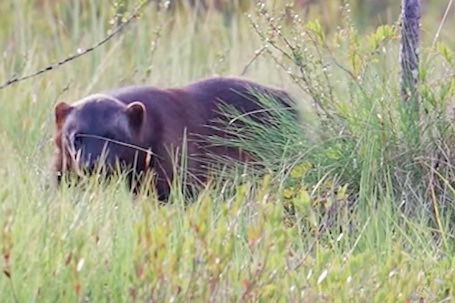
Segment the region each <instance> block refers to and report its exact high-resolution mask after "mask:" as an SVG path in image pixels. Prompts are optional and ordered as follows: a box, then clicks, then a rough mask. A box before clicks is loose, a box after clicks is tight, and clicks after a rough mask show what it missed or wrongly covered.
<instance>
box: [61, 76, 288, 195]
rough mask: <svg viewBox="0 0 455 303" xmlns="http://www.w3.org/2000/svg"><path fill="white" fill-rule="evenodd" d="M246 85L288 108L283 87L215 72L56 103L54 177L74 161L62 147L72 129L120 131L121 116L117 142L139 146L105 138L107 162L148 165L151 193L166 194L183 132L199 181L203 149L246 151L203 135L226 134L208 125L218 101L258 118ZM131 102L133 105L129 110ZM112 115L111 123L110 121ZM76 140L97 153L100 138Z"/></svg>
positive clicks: (240, 156) (227, 153) (192, 175)
mask: <svg viewBox="0 0 455 303" xmlns="http://www.w3.org/2000/svg"><path fill="white" fill-rule="evenodd" d="M252 90H254V91H256V92H259V93H261V94H265V95H270V96H272V97H273V98H275V99H277V100H279V101H281V102H282V104H283V106H284V107H286V108H289V110H291V111H293V112H294V110H293V109H292V108H291V105H290V103H289V102H290V101H291V98H290V97H289V96H288V95H287V94H286V93H285V92H284V91H281V90H277V89H272V88H268V87H265V86H262V85H259V84H257V83H254V82H250V81H246V80H242V79H237V78H221V77H220V78H210V79H207V80H203V81H199V82H196V83H194V84H191V85H188V86H185V87H183V88H173V89H159V88H154V87H148V86H135V87H126V88H121V89H117V90H114V91H111V92H108V93H106V94H104V95H93V96H89V97H88V98H86V99H84V100H82V101H81V102H79V103H77V104H76V105H74V106H70V105H68V104H66V103H60V104H58V105H57V107H56V110H55V114H56V124H57V132H56V135H55V144H56V146H57V150H56V154H55V171H56V173H57V176H61V175H62V174H64V173H65V172H68V171H72V170H74V169H75V164H76V163H75V161H76V160H75V158H74V156H72V155H71V153H70V152H69V148H68V146H75V143H74V142H70V141H71V140H74V141H75V140H76V139H74V138H72V137H71V136H72V135H73V137H74V136H77V137H79V134H73V133H74V132H76V133H77V132H82V133H84V134H91V135H97V136H103V134H104V133H106V132H108V131H112V130H115V129H120V130H122V127H123V129H124V128H125V126H124V124H125V123H126V122H125V121H128V127H127V128H129V129H131V132H128V131H126V133H128V135H124V134H123V135H121V138H122V140H120V141H122V142H126V143H128V144H131V145H134V146H137V147H140V148H141V150H135V149H134V148H130V149H128V148H123V147H117V146H115V145H113V144H111V143H109V144H111V145H108V146H111V147H107V148H109V151H110V152H111V151H112V152H111V154H113V156H115V159H114V158H111V159H108V160H107V162H112V161H119V162H122V164H125V165H124V167H125V166H126V167H132V166H134V169H133V171H132V173H131V175H133V176H134V175H135V176H138V175H142V176H143V175H144V174H145V173H146V172H148V171H150V170H151V169H152V168H153V169H154V170H155V173H156V180H155V182H156V183H155V184H156V189H157V192H158V194H159V196H160V198H161V199H166V198H167V196H168V194H169V191H170V184H171V183H172V180H173V178H174V176H173V173H174V164H175V163H176V159H177V162H178V159H180V155H181V154H180V153H179V151H181V149H182V145H183V142H184V140H185V135H186V140H187V144H186V152H187V155H188V157H187V158H186V160H187V163H186V164H187V171H188V172H189V175H188V176H189V183H191V184H195V183H201V182H204V181H205V176H206V167H205V165H204V164H206V162H207V156H208V155H209V154H216V155H217V156H224V157H228V158H232V159H235V160H239V161H246V160H247V158H248V155H246V154H245V153H243V152H242V151H241V150H238V149H235V148H231V147H226V146H213V145H210V144H209V143H208V142H207V138H208V137H209V136H212V135H218V136H222V137H227V135H226V134H225V133H224V132H223V131H221V130H219V129H215V128H214V127H218V128H219V127H223V124H222V123H220V122H219V120H220V119H221V118H222V117H223V115H222V114H221V113H220V104H221V103H222V102H223V103H224V104H227V105H229V106H233V107H235V108H236V109H237V110H238V111H239V112H240V113H250V114H251V116H252V118H253V119H256V120H258V121H262V120H263V114H261V113H260V111H261V110H263V108H262V107H261V106H260V105H259V104H258V103H257V98H256V97H255V96H254V95H253V94H252V93H251V92H252ZM111 99H112V100H111ZM136 101H139V102H140V103H138V102H136ZM141 105H143V108H141ZM110 107H112V109H110ZM132 107H135V108H133V109H132V110H130V108H132ZM142 112H143V114H144V116H143V117H142ZM124 116H125V117H127V118H125V117H124ZM103 119H104V120H103ZM125 119H126V120H125ZM113 120H115V121H117V122H115V123H114V122H113ZM263 122H264V123H266V122H265V121H263ZM114 124H115V125H114ZM122 125H123V126H122ZM119 127H120V128H119ZM78 129H79V130H78ZM82 130H83V131H82ZM114 136H116V134H114ZM65 138H66V139H65ZM65 140H67V141H65ZM80 140H86V141H84V142H82V141H78V142H77V143H78V144H79V145H81V146H83V148H84V151H85V152H84V153H86V154H89V152H90V153H91V155H95V154H96V155H97V154H99V150H100V144H101V143H102V142H101V141H99V142H98V141H96V142H95V141H94V140H95V139H80ZM90 140H92V141H90ZM65 142H66V143H65ZM70 143H71V144H73V145H71V144H70ZM103 144H107V143H103ZM111 149H112V150H111ZM81 150H82V149H81ZM143 150H151V152H152V153H153V156H152V158H151V160H150V158H149V156H148V155H147V153H145V152H144V151H143ZM173 156H174V157H175V158H174V159H173ZM82 158H83V159H84V160H83V161H82V160H80V161H79V162H81V161H82V162H81V163H78V166H81V164H82V166H84V165H85V164H87V163H92V162H93V161H94V158H90V156H89V157H88V158H87V157H85V158H84V156H83V157H82ZM87 159H88V160H87Z"/></svg>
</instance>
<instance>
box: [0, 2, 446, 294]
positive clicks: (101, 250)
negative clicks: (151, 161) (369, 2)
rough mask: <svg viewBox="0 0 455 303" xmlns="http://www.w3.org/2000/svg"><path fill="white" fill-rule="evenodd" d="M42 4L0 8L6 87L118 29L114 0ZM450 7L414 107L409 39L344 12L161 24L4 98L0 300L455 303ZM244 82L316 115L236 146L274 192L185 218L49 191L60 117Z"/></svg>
mask: <svg viewBox="0 0 455 303" xmlns="http://www.w3.org/2000/svg"><path fill="white" fill-rule="evenodd" d="M33 3H34V2H33V1H28V0H19V1H13V0H7V1H2V2H1V3H0V14H1V16H2V18H0V42H1V43H0V54H1V56H2V60H1V61H0V62H1V63H0V79H1V80H7V79H9V78H10V77H11V76H12V75H16V74H17V75H22V74H28V73H31V72H34V71H35V70H37V69H38V68H41V67H44V66H46V65H48V64H49V63H51V62H55V61H57V60H59V59H61V58H64V57H65V56H67V55H68V54H71V53H74V52H75V51H76V50H77V49H78V48H85V47H87V46H90V45H92V44H94V43H95V42H97V41H98V40H100V39H102V38H103V37H104V36H105V35H106V32H107V31H108V29H109V28H110V26H109V20H110V19H111V18H112V17H113V15H114V9H113V7H111V6H110V5H108V4H107V2H106V3H104V2H102V1H100V2H99V3H98V2H96V1H86V2H84V3H85V4H84V5H83V6H81V5H79V4H78V3H81V2H80V1H76V0H74V1H68V2H65V3H63V2H62V3H60V2H59V3H58V4H55V5H54V6H53V8H52V9H44V10H43V9H39V8H38V7H36V6H34V5H33ZM133 4H134V3H132V4H131V7H133V6H134V5H133ZM443 8H444V5H441V6H439V7H436V5H435V6H429V8H428V10H427V11H426V12H427V14H426V15H425V16H424V19H423V24H424V25H425V27H424V36H423V48H422V77H421V78H422V81H421V86H420V87H419V91H420V93H421V96H422V97H421V102H420V107H419V109H409V108H406V107H405V106H403V104H402V103H401V101H400V94H399V65H398V60H397V58H398V48H399V37H398V32H397V29H396V28H395V27H393V26H390V27H381V28H379V29H375V28H372V27H367V28H362V31H361V33H359V31H358V30H356V28H355V26H353V25H351V22H350V21H349V20H350V17H349V15H347V16H346V15H344V14H342V15H343V16H344V17H343V18H341V19H340V20H339V24H338V25H339V26H340V28H341V30H340V31H338V32H336V33H333V32H332V33H328V34H327V33H325V32H324V31H323V30H322V28H321V26H320V25H319V23H318V22H310V23H309V24H307V25H303V23H299V22H297V23H295V24H292V23H291V24H286V23H285V22H284V21H283V20H280V19H279V18H277V16H278V15H279V14H278V12H277V11H261V10H258V11H257V10H252V12H251V14H252V16H251V18H248V17H247V16H244V15H239V16H236V17H235V18H234V19H233V20H231V21H230V25H227V24H228V23H226V20H225V19H223V17H222V16H220V15H219V14H214V13H213V14H212V13H211V14H209V15H207V16H205V17H204V18H202V17H201V18H199V19H196V18H195V16H194V15H193V14H192V13H189V12H183V13H182V12H181V13H175V14H167V13H164V12H163V11H156V10H154V9H148V10H147V11H146V13H145V14H144V15H142V16H141V18H140V19H139V20H138V21H137V22H136V23H134V24H133V25H132V26H131V27H129V28H128V30H127V31H126V32H125V33H124V34H123V35H121V36H119V37H117V38H115V39H113V40H112V41H111V42H110V43H109V44H107V45H105V46H103V47H101V48H99V49H97V50H95V51H94V52H92V53H90V54H88V55H86V56H84V57H82V58H80V59H78V60H77V61H74V62H72V63H69V64H67V65H65V66H63V67H61V68H59V69H57V70H55V71H52V72H49V73H46V74H44V75H42V76H40V77H36V78H34V79H32V80H27V81H24V82H21V83H19V84H17V85H14V86H11V87H8V88H6V89H4V90H1V91H0V146H1V148H0V229H1V236H0V249H1V253H2V254H1V258H0V266H1V267H2V273H1V277H0V294H1V295H0V298H1V301H2V302H74V301H76V302H144V301H147V302H165V301H172V302H174V301H177V302H188V301H195V302H201V301H204V302H205V301H219V302H225V301H228V302H231V301H234V302H235V301H260V302H268V301H270V302H276V301H283V302H288V301H291V302H407V301H409V302H419V300H420V299H421V298H423V299H424V300H425V302H450V301H453V300H455V287H454V285H455V271H454V268H455V257H454V256H455V255H454V253H455V245H454V238H453V232H454V227H455V225H454V222H455V216H454V215H455V185H454V180H455V172H454V169H453V163H454V162H453V158H454V154H453V142H454V137H453V126H452V123H451V121H450V119H449V115H447V114H446V109H447V106H448V104H449V103H450V101H451V98H453V95H454V94H455V80H454V78H453V77H454V72H455V62H454V61H453V60H455V59H454V58H453V55H452V52H451V49H453V48H454V46H455V41H454V40H453V37H451V34H450V31H449V29H450V28H453V25H454V20H453V18H449V20H447V23H446V25H445V27H444V30H443V32H442V35H441V39H440V42H443V43H444V44H438V45H437V46H436V47H432V41H433V37H434V33H435V32H436V29H437V27H438V26H439V22H440V21H441V18H440V12H441V10H443ZM353 14H355V11H354V13H353ZM268 16H274V17H275V18H274V19H273V20H271V19H268ZM337 20H338V19H337ZM278 26H282V27H281V30H280V31H279V32H278ZM326 26H327V25H326ZM330 26H331V28H332V29H333V28H336V25H334V24H332V25H330ZM302 33H305V34H304V35H302ZM264 39H269V40H268V42H267V43H266V41H265V40H264ZM265 44H267V45H268V46H267V48H265V49H264V51H262V52H261V53H260V55H259V56H258V57H257V58H256V59H255V60H254V61H251V60H252V58H254V57H255V51H257V50H260V49H261V48H262V47H263V45H265ZM451 56H452V57H451ZM250 63H251V64H250ZM246 66H248V68H247V69H246V74H245V76H247V77H248V78H250V79H253V80H256V81H258V82H261V83H264V84H270V85H275V86H278V87H281V88H283V89H286V90H288V91H289V92H290V93H291V94H293V95H294V96H295V97H296V99H297V100H298V102H299V106H300V107H301V108H302V123H301V125H296V124H295V123H294V122H293V121H292V119H291V118H290V117H289V115H287V114H286V113H284V112H280V111H271V114H270V119H271V121H272V122H273V127H267V128H264V127H261V126H260V125H255V124H254V123H253V122H252V121H249V120H248V119H246V118H245V120H244V121H245V122H246V123H247V124H248V125H249V127H248V128H246V129H244V130H242V135H243V136H242V137H240V138H239V139H237V140H234V141H232V142H229V144H234V145H237V146H242V147H244V148H245V149H247V150H248V151H249V152H251V153H254V154H256V155H257V156H258V157H259V158H260V159H261V163H262V164H263V165H264V166H265V167H266V169H265V172H263V173H262V174H258V175H255V176H253V175H252V173H251V172H250V171H248V170H246V171H240V172H238V173H235V174H233V175H232V174H228V177H225V178H215V177H214V178H213V180H212V182H210V184H208V185H207V188H206V189H205V190H203V191H202V192H201V194H200V196H199V197H197V201H196V202H195V203H191V204H189V205H188V204H187V203H186V201H185V200H184V199H183V197H182V195H181V193H179V191H178V187H176V188H175V190H174V192H173V194H172V197H171V201H170V203H169V204H167V205H165V206H160V205H159V204H158V203H157V201H156V200H155V199H154V197H153V195H152V196H144V195H139V196H138V197H137V198H135V199H133V197H132V195H131V194H130V193H129V192H128V190H127V188H126V186H125V182H123V180H122V178H119V179H116V180H113V181H112V182H110V183H109V184H105V183H104V182H103V181H101V180H99V178H98V177H97V176H94V177H92V178H89V179H87V180H86V181H84V183H83V184H82V185H80V186H72V187H68V186H63V187H61V188H59V189H56V188H54V187H52V186H50V184H51V179H50V161H51V155H52V151H53V148H54V147H53V145H52V142H51V138H52V134H53V131H54V125H53V106H54V105H55V104H56V103H57V102H58V101H67V102H72V101H75V100H77V99H79V98H81V97H84V96H85V95H87V94H89V93H92V92H97V91H99V90H104V89H108V88H112V87H116V86H121V85H125V84H131V83H150V84H153V85H156V86H163V87H168V86H175V85H183V84H186V83H188V82H190V81H193V80H197V79H199V78H201V77H205V76H210V75H214V74H222V75H240V74H241V73H242V71H244V70H245V67H246ZM263 101H264V102H266V103H270V100H267V99H266V98H265V99H264V100H263ZM313 102H316V103H317V105H316V106H313V105H312V103H313ZM270 106H271V107H272V108H274V106H273V104H271V105H270ZM233 131H235V129H234V130H233Z"/></svg>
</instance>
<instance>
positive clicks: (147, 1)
mask: <svg viewBox="0 0 455 303" xmlns="http://www.w3.org/2000/svg"><path fill="white" fill-rule="evenodd" d="M152 2H153V0H145V1H143V2H142V3H141V4H140V5H139V6H138V7H137V8H136V9H135V10H134V12H133V14H132V15H131V16H130V17H129V18H128V19H127V20H126V21H125V22H123V23H121V24H120V25H118V26H117V27H115V28H114V30H113V31H112V32H111V33H110V34H108V35H107V36H106V37H104V38H103V39H102V40H100V41H99V42H98V43H96V44H94V45H93V46H91V47H89V48H86V49H84V50H81V51H77V52H76V53H75V54H73V55H71V56H69V57H67V58H65V59H63V60H60V61H58V62H56V63H54V64H50V65H48V66H46V67H44V68H41V69H39V70H38V71H36V72H33V73H31V74H28V75H25V76H20V77H17V76H14V77H12V78H10V79H9V80H7V81H6V82H5V83H3V84H2V85H0V90H2V89H5V88H7V87H9V86H11V85H13V84H16V83H18V82H22V81H25V80H28V79H31V78H34V77H36V76H39V75H41V74H44V73H46V72H49V71H51V70H55V69H57V68H59V67H61V66H62V65H65V64H66V63H69V62H71V61H74V60H76V59H78V58H80V57H82V56H84V55H86V54H88V53H91V52H93V51H94V50H96V49H97V48H99V47H100V46H102V45H104V44H106V43H107V42H109V41H110V40H111V39H112V38H114V37H115V36H117V35H118V34H120V33H121V32H122V31H123V30H124V29H125V28H126V27H128V26H129V25H130V24H131V23H132V22H133V21H134V20H136V18H137V17H138V16H139V15H140V13H141V12H142V11H143V10H144V8H145V7H146V6H147V5H149V4H150V3H152Z"/></svg>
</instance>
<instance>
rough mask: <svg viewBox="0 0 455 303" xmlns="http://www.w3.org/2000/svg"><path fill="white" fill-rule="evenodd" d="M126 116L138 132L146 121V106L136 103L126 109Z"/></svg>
mask: <svg viewBox="0 0 455 303" xmlns="http://www.w3.org/2000/svg"><path fill="white" fill-rule="evenodd" d="M126 115H127V116H128V118H129V121H130V124H131V126H132V127H133V128H135V129H136V130H138V129H139V128H140V127H141V126H142V123H143V122H144V120H145V106H144V104H143V103H142V102H139V101H135V102H133V103H130V104H128V106H127V107H126Z"/></svg>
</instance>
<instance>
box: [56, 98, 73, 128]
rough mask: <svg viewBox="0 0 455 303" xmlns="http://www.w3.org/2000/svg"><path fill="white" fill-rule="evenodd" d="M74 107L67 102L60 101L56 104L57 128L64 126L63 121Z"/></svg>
mask: <svg viewBox="0 0 455 303" xmlns="http://www.w3.org/2000/svg"><path fill="white" fill-rule="evenodd" d="M72 110H73V107H72V106H71V105H69V104H68V103H65V102H60V103H58V104H57V105H56V106H55V124H56V125H57V128H62V126H63V123H65V119H66V117H67V116H68V114H69V113H70V112H71V111H72Z"/></svg>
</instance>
